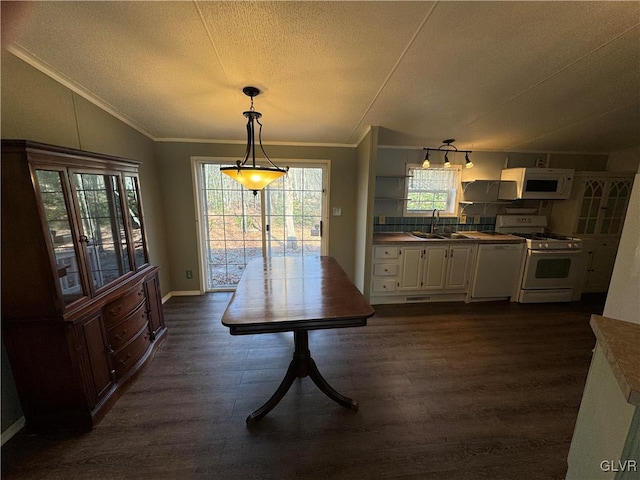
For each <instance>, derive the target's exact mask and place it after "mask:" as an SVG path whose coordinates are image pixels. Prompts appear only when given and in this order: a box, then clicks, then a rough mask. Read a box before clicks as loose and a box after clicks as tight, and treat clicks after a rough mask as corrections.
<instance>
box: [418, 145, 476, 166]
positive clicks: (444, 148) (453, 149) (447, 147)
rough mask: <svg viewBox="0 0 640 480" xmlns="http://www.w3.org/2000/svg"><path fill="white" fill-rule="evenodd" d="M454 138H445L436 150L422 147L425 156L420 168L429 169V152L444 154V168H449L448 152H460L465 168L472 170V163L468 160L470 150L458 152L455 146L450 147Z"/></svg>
mask: <svg viewBox="0 0 640 480" xmlns="http://www.w3.org/2000/svg"><path fill="white" fill-rule="evenodd" d="M455 141H456V140H455V138H447V139H446V140H443V141H442V145H440V146H439V147H438V148H433V147H424V148H423V149H422V150H426V152H427V154H426V155H425V157H424V162H422V168H429V167H430V166H431V162H429V152H430V151H433V152H444V166H445V167H450V166H451V162H450V161H449V152H454V153H456V152H460V153H464V154H465V155H464V160H465V167H466V168H472V167H473V162H472V161H471V160H470V159H469V155H470V154H471V153H472V152H471V150H458V148H457V147H456V146H455V145H452V144H453V142H455Z"/></svg>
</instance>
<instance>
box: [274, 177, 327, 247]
mask: <svg viewBox="0 0 640 480" xmlns="http://www.w3.org/2000/svg"><path fill="white" fill-rule="evenodd" d="M322 201H323V189H322V168H320V167H291V168H290V169H289V172H288V173H287V175H285V176H284V177H282V178H280V179H278V180H276V181H275V182H273V183H272V184H271V185H269V186H268V187H267V188H266V191H265V203H266V205H265V213H266V218H267V224H268V225H269V230H268V231H267V255H268V256H272V257H275V256H301V255H320V252H321V237H320V229H321V220H322Z"/></svg>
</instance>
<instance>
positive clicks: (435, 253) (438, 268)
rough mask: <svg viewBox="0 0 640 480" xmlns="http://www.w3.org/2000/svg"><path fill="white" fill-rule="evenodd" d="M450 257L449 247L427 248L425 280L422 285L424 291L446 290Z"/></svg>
mask: <svg viewBox="0 0 640 480" xmlns="http://www.w3.org/2000/svg"><path fill="white" fill-rule="evenodd" d="M448 256H449V247H448V246H432V247H426V248H425V255H424V280H423V285H422V287H423V288H424V289H426V290H442V289H444V286H445V279H446V273H447V259H448Z"/></svg>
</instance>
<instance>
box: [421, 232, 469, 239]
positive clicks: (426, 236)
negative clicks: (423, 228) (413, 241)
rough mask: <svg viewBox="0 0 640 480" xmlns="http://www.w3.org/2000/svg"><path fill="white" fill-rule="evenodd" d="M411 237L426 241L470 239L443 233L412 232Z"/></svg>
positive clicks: (454, 233) (461, 235) (455, 234)
mask: <svg viewBox="0 0 640 480" xmlns="http://www.w3.org/2000/svg"><path fill="white" fill-rule="evenodd" d="M410 233H411V235H413V236H414V237H418V238H424V239H426V240H445V239H451V240H462V239H468V238H469V237H466V236H465V235H463V234H461V233H456V232H442V233H426V232H410Z"/></svg>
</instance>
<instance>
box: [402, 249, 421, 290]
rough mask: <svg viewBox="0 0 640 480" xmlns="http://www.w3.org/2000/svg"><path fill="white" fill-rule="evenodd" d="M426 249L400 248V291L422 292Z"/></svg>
mask: <svg viewBox="0 0 640 480" xmlns="http://www.w3.org/2000/svg"><path fill="white" fill-rule="evenodd" d="M423 258H424V247H422V246H420V247H401V248H400V269H399V270H400V274H399V275H398V291H412V290H420V289H421V288H422V282H423V280H422V277H423V264H422V260H423Z"/></svg>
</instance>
